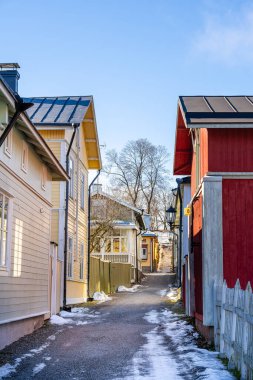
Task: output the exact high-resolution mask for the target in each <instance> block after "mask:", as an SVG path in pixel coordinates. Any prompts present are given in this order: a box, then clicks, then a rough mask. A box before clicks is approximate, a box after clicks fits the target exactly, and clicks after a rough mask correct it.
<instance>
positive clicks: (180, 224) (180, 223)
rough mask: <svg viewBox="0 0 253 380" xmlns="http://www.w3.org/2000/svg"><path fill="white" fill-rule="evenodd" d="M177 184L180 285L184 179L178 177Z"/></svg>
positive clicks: (179, 273) (179, 280) (179, 277)
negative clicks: (182, 184) (182, 189)
mask: <svg viewBox="0 0 253 380" xmlns="http://www.w3.org/2000/svg"><path fill="white" fill-rule="evenodd" d="M176 181H177V185H178V196H179V203H180V213H179V242H178V243H179V250H178V287H180V286H181V269H182V268H181V263H182V234H183V201H182V194H181V188H180V185H181V183H182V180H181V179H180V178H177V180H176Z"/></svg>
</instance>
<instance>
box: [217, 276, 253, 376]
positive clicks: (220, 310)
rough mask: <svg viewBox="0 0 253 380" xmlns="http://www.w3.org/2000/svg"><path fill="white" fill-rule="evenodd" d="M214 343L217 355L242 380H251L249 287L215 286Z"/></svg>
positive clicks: (252, 338) (252, 309)
mask: <svg viewBox="0 0 253 380" xmlns="http://www.w3.org/2000/svg"><path fill="white" fill-rule="evenodd" d="M214 300H215V303H214V304H215V313H214V340H215V346H216V349H217V351H220V353H221V355H222V356H224V357H227V358H228V360H229V367H230V368H237V369H238V370H239V371H240V372H241V379H250V380H253V294H252V288H251V285H250V283H248V285H247V287H246V290H242V289H241V287H240V282H239V280H237V282H236V285H235V287H234V288H232V289H231V288H228V287H227V284H226V281H224V283H223V285H220V286H219V285H216V284H215V285H214Z"/></svg>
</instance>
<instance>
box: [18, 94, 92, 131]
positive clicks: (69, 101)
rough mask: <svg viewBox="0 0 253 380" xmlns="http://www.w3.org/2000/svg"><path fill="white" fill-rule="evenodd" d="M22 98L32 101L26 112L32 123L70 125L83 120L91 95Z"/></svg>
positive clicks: (25, 100)
mask: <svg viewBox="0 0 253 380" xmlns="http://www.w3.org/2000/svg"><path fill="white" fill-rule="evenodd" d="M23 100H24V102H29V103H34V106H33V107H31V108H30V109H29V110H28V112H27V114H28V116H29V118H30V119H31V121H32V122H33V123H34V124H37V125H38V124H41V125H50V124H53V125H57V124H58V125H70V124H72V123H78V124H79V123H81V122H82V121H83V119H84V116H85V114H86V112H87V109H88V107H89V105H90V103H91V102H92V96H58V97H35V98H23Z"/></svg>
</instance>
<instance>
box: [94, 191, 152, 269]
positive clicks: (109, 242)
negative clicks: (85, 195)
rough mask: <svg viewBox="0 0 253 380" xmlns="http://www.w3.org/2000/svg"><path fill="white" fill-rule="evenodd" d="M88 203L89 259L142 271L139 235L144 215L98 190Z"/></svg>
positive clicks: (143, 226)
mask: <svg viewBox="0 0 253 380" xmlns="http://www.w3.org/2000/svg"><path fill="white" fill-rule="evenodd" d="M91 199H92V201H91V221H92V236H93V242H94V243H93V250H92V255H93V256H95V257H99V258H101V259H104V260H108V261H111V262H115V263H129V264H131V265H132V266H133V268H138V270H139V271H141V269H142V266H141V240H142V238H141V231H143V230H145V228H146V227H145V217H147V215H145V216H144V215H143V211H142V210H140V209H138V208H136V207H133V206H132V205H130V204H128V203H127V202H124V201H121V200H119V199H115V198H114V197H112V196H111V195H109V194H106V193H104V192H103V191H102V190H101V189H100V190H98V191H95V192H94V193H93V194H92V197H91ZM101 224H104V226H103V225H102V226H101Z"/></svg>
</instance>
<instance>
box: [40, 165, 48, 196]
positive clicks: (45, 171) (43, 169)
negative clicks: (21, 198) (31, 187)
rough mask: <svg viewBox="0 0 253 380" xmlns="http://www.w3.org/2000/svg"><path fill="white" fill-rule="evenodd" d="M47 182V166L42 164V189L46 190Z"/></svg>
mask: <svg viewBox="0 0 253 380" xmlns="http://www.w3.org/2000/svg"><path fill="white" fill-rule="evenodd" d="M46 184H47V168H46V166H45V165H42V173H41V188H42V190H44V191H45V190H46Z"/></svg>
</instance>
